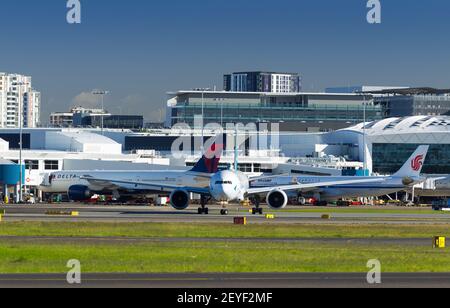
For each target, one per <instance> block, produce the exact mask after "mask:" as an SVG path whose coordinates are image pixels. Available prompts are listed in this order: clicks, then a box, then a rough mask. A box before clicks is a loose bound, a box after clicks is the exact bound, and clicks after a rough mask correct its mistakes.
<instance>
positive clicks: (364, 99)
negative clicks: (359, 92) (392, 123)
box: [363, 94, 367, 176]
mask: <svg viewBox="0 0 450 308" xmlns="http://www.w3.org/2000/svg"><path fill="white" fill-rule="evenodd" d="M363 119H364V122H363V123H364V124H363V155H364V176H365V175H366V172H367V160H366V154H367V153H366V95H365V94H363Z"/></svg>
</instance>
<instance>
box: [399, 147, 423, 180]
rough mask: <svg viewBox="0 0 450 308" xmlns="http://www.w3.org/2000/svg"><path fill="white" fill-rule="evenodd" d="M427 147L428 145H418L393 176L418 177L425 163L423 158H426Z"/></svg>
mask: <svg viewBox="0 0 450 308" xmlns="http://www.w3.org/2000/svg"><path fill="white" fill-rule="evenodd" d="M429 149H430V146H429V145H421V146H420V147H418V148H417V150H416V151H415V152H414V154H413V155H411V157H410V158H409V159H408V160H407V161H406V163H405V164H404V165H403V167H402V168H401V169H400V170H399V171H398V172H397V173H396V174H394V177H399V178H404V177H412V178H414V177H419V176H420V174H421V172H422V168H423V165H424V163H425V159H426V158H427V154H428V150H429Z"/></svg>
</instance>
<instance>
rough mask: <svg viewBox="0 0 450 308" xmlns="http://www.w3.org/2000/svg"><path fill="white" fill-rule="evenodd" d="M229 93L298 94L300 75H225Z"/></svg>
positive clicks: (226, 88) (225, 88)
mask: <svg viewBox="0 0 450 308" xmlns="http://www.w3.org/2000/svg"><path fill="white" fill-rule="evenodd" d="M224 90H225V91H227V92H264V93H298V92H300V91H301V79H300V75H299V74H292V73H272V72H241V73H233V74H228V75H224Z"/></svg>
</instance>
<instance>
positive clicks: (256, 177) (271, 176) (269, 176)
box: [249, 173, 289, 182]
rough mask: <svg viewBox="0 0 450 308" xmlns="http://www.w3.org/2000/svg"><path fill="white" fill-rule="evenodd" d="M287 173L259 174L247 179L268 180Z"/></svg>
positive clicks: (252, 180) (253, 180)
mask: <svg viewBox="0 0 450 308" xmlns="http://www.w3.org/2000/svg"><path fill="white" fill-rule="evenodd" d="M288 175H289V174H287V173H286V174H277V175H261V176H253V177H252V176H250V177H249V180H250V182H255V181H260V180H270V179H275V178H277V177H280V176H288Z"/></svg>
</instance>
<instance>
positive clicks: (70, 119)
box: [50, 107, 144, 130]
mask: <svg viewBox="0 0 450 308" xmlns="http://www.w3.org/2000/svg"><path fill="white" fill-rule="evenodd" d="M102 120H103V124H102ZM50 125H51V127H61V128H63V127H78V128H83V127H85V128H86V127H102V125H103V127H104V128H107V129H135V130H139V129H142V128H143V127H144V117H143V116H138V115H112V114H110V113H108V112H106V111H103V110H101V109H91V108H84V107H76V108H73V109H72V110H71V111H70V112H54V113H52V114H51V115H50Z"/></svg>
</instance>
